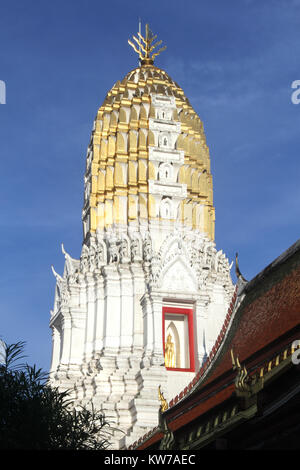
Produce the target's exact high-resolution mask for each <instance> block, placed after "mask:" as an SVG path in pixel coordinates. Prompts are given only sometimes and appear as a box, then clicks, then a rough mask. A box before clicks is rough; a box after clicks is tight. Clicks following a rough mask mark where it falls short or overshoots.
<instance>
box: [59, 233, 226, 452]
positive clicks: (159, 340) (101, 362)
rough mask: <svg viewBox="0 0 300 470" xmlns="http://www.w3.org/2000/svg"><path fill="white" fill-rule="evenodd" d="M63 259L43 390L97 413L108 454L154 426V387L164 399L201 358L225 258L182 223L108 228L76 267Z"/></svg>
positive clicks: (211, 334) (218, 309) (217, 309)
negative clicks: (63, 393) (168, 347)
mask: <svg viewBox="0 0 300 470" xmlns="http://www.w3.org/2000/svg"><path fill="white" fill-rule="evenodd" d="M63 252H64V254H65V258H66V263H65V270H64V274H63V276H62V277H61V276H59V275H58V274H57V273H56V272H55V271H54V270H53V271H54V274H55V276H56V279H57V286H56V295H55V305H54V311H53V312H51V321H50V326H51V328H52V332H53V357H52V366H51V383H52V384H53V385H56V386H59V387H60V389H61V390H64V389H72V390H73V392H72V395H73V397H74V404H75V406H77V405H78V406H79V405H81V404H84V405H89V406H91V405H92V404H93V405H94V407H95V408H96V409H99V410H103V412H104V413H105V415H106V417H107V420H108V421H109V422H110V423H111V426H112V429H113V428H115V430H114V431H113V435H112V438H111V442H112V445H113V448H115V449H119V448H125V447H127V446H128V445H130V444H131V443H132V442H133V441H135V440H136V439H138V438H139V437H140V436H141V435H144V434H145V433H146V432H148V431H149V430H151V429H152V428H153V427H155V426H157V425H158V409H159V406H160V401H159V399H158V386H159V385H160V386H161V390H162V392H163V394H164V396H165V398H166V399H167V400H168V401H169V400H171V399H172V398H174V397H175V396H176V395H177V394H178V393H179V392H180V391H181V390H182V389H183V388H184V387H185V386H186V385H187V384H188V383H189V382H190V381H191V380H192V378H193V376H194V375H195V372H197V370H198V369H199V367H200V365H201V364H202V362H203V359H204V358H205V356H206V354H209V351H210V349H211V347H212V345H213V344H214V341H215V339H216V337H217V336H218V334H219V330H220V327H221V325H222V323H223V320H224V317H225V315H226V310H227V307H228V303H229V301H230V298H231V295H232V291H233V286H232V283H231V279H230V267H229V265H228V260H227V259H226V257H225V256H224V254H223V253H222V252H221V251H219V252H217V251H216V249H215V246H214V243H213V242H211V241H209V240H208V239H207V238H205V237H204V236H203V235H202V234H200V233H198V232H196V231H193V230H189V229H187V228H184V227H183V226H176V227H175V226H174V228H173V230H169V231H168V232H166V231H165V230H162V228H161V227H159V226H158V225H157V226H152V227H150V228H149V227H147V229H146V228H145V230H143V229H142V228H139V229H137V228H130V227H123V228H122V227H118V229H111V230H109V231H108V230H107V231H103V232H98V233H97V235H95V236H94V237H92V238H90V240H89V245H84V246H83V249H82V254H81V258H80V260H75V259H73V258H71V257H70V256H69V255H68V254H67V253H66V252H65V250H64V249H63ZM166 332H169V333H170V334H171V335H172V338H173V343H174V344H175V351H176V358H175V355H174V364H173V366H172V367H169V368H166V367H165V357H164V354H165V351H164V349H165V342H166ZM175 360H176V363H175Z"/></svg>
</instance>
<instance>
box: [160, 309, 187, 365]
mask: <svg viewBox="0 0 300 470" xmlns="http://www.w3.org/2000/svg"><path fill="white" fill-rule="evenodd" d="M168 313H171V314H172V315H174V314H175V315H176V314H178V315H186V316H187V319H188V331H189V356H190V367H189V368H188V369H183V368H177V367H174V368H173V367H166V369H167V370H174V371H179V372H195V350H194V321H193V309H192V308H181V307H163V309H162V337H163V352H164V356H165V318H166V314H168Z"/></svg>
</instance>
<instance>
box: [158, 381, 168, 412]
mask: <svg viewBox="0 0 300 470" xmlns="http://www.w3.org/2000/svg"><path fill="white" fill-rule="evenodd" d="M158 398H159V399H160V409H161V411H162V412H164V411H166V410H167V409H168V408H169V405H168V402H167V400H166V399H165V397H164V396H163V393H162V391H161V389H160V385H159V386H158Z"/></svg>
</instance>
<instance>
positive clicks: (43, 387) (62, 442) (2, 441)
mask: <svg viewBox="0 0 300 470" xmlns="http://www.w3.org/2000/svg"><path fill="white" fill-rule="evenodd" d="M23 349H24V343H23V342H19V343H16V344H12V345H6V344H5V343H4V360H3V363H2V364H0V450H2V449H32V450H54V449H72V450H85V449H93V450H99V449H102V450H103V449H106V448H107V447H108V446H109V440H108V438H109V436H110V434H109V429H110V428H109V424H108V423H107V422H106V419H105V416H104V415H103V414H102V413H100V412H97V411H95V410H94V409H87V408H84V407H82V408H81V409H80V410H76V409H74V407H72V406H71V403H72V402H71V400H70V398H69V394H68V392H59V390H58V389H57V388H54V387H51V386H50V385H49V383H48V376H47V374H45V373H44V372H43V371H42V370H41V369H36V367H35V366H33V367H31V366H29V365H28V364H24V363H20V362H19V361H20V360H21V359H23V358H24V357H25V356H24V355H23Z"/></svg>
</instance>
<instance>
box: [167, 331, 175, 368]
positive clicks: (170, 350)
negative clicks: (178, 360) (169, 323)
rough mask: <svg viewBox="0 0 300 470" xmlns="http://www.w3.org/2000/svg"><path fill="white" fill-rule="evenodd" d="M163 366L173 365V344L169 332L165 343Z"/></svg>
mask: <svg viewBox="0 0 300 470" xmlns="http://www.w3.org/2000/svg"><path fill="white" fill-rule="evenodd" d="M165 366H166V367H175V346H174V343H173V342H172V336H171V334H170V333H169V334H168V336H167V342H166V343H165Z"/></svg>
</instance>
